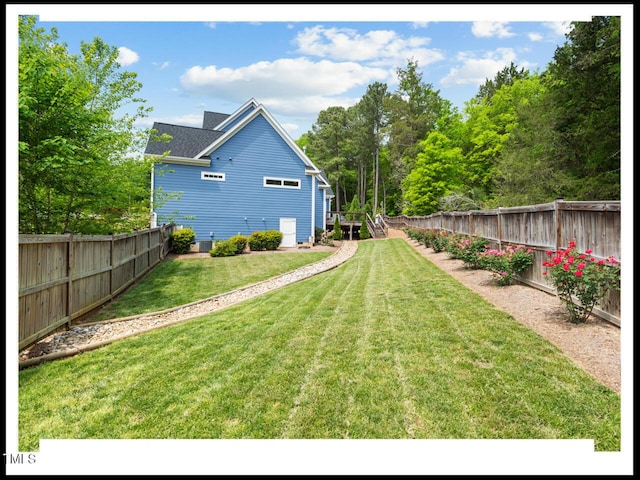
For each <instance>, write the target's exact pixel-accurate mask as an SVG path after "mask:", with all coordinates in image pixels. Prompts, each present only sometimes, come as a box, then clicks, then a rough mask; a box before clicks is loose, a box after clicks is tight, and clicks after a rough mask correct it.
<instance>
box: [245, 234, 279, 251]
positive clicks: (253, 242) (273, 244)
mask: <svg viewBox="0 0 640 480" xmlns="http://www.w3.org/2000/svg"><path fill="white" fill-rule="evenodd" d="M282 237H283V234H282V232H281V231H279V230H257V231H255V232H253V233H252V234H251V235H250V236H249V240H248V243H249V250H251V251H254V252H261V251H263V250H277V249H278V247H279V246H280V244H281V243H282Z"/></svg>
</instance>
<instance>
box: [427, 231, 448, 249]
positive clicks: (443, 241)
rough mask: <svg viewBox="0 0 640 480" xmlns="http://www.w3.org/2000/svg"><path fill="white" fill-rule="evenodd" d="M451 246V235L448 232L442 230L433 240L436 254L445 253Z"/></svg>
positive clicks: (432, 243) (432, 244)
mask: <svg viewBox="0 0 640 480" xmlns="http://www.w3.org/2000/svg"><path fill="white" fill-rule="evenodd" d="M448 244H449V233H448V232H447V231H446V230H440V231H438V232H436V234H435V235H434V236H433V238H432V239H431V248H433V251H434V252H435V253H440V252H444V251H445V250H446V249H447V245H448Z"/></svg>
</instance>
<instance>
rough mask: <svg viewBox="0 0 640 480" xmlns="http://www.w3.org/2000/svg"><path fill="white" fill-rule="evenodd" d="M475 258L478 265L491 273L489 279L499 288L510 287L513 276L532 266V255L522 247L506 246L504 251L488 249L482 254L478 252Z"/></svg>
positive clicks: (527, 249)
mask: <svg viewBox="0 0 640 480" xmlns="http://www.w3.org/2000/svg"><path fill="white" fill-rule="evenodd" d="M487 248H488V246H487ZM477 258H478V263H479V265H480V266H481V267H482V268H484V269H485V270H489V271H491V272H492V273H491V278H492V279H493V281H494V283H495V284H496V285H500V286H504V285H511V281H512V279H513V276H514V275H515V274H517V273H520V272H522V271H524V270H526V269H527V268H528V267H530V266H531V265H533V253H532V251H531V249H530V248H525V246H524V245H518V246H516V247H512V246H508V247H507V248H506V249H504V250H496V249H495V248H492V249H489V248H488V249H487V250H485V251H484V252H478V253H477Z"/></svg>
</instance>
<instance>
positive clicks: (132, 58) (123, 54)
mask: <svg viewBox="0 0 640 480" xmlns="http://www.w3.org/2000/svg"><path fill="white" fill-rule="evenodd" d="M138 60H140V56H139V55H138V54H137V53H136V52H134V51H133V50H130V49H128V48H127V47H120V48H118V59H117V62H118V63H119V64H120V66H122V67H126V66H127V65H131V64H134V63H136V62H137V61H138Z"/></svg>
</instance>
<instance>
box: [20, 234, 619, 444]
mask: <svg viewBox="0 0 640 480" xmlns="http://www.w3.org/2000/svg"><path fill="white" fill-rule="evenodd" d="M39 438H433V439H438V438H505V439H511V438H594V439H595V440H596V447H597V448H598V449H600V450H617V449H619V448H620V399H619V396H618V395H616V394H615V392H612V391H611V390H610V389H608V388H606V387H604V386H603V385H601V384H599V383H598V382H596V381H595V380H594V379H592V378H591V377H590V376H588V375H587V374H586V373H584V372H583V371H582V370H580V369H579V368H578V367H577V366H575V365H574V364H573V363H572V362H571V361H570V360H568V359H567V358H566V357H564V356H563V355H562V354H561V352H560V351H559V350H558V349H556V348H555V347H554V346H552V345H551V344H549V343H548V342H547V341H545V340H544V339H542V338H541V337H539V336H538V335H537V334H535V333H534V332H532V331H531V330H529V329H526V328H525V327H524V326H522V325H521V324H519V323H518V322H516V321H515V320H514V319H513V318H511V317H510V316H509V315H507V314H506V313H504V312H501V311H499V310H497V309H495V308H494V307H493V306H492V305H490V304H488V303H487V302H486V301H484V300H483V299H482V298H481V297H479V296H478V295H476V294H475V293H474V292H472V291H470V290H469V289H467V288H466V287H464V286H463V285H461V284H460V283H459V282H457V281H456V280H454V279H453V278H452V277H450V276H449V275H446V274H444V273H443V272H442V271H440V270H439V269H437V268H436V267H435V266H434V265H433V264H431V262H429V261H428V260H427V259H425V258H423V257H422V256H420V255H419V254H417V253H416V252H415V250H414V249H413V248H411V247H410V246H409V245H408V244H407V243H406V242H405V241H404V240H401V239H397V240H396V239H389V240H381V241H367V242H361V244H360V245H359V249H358V252H357V253H356V255H355V256H354V257H353V258H352V259H350V260H348V261H347V262H346V263H345V264H343V265H341V266H340V267H338V268H336V269H334V270H331V271H329V272H326V273H324V274H322V275H318V276H315V277H312V278H309V279H307V280H304V281H302V282H298V283H296V284H293V285H290V286H287V287H285V288H282V289H279V290H277V291H274V292H271V293H268V294H265V295H263V296H260V297H257V298H254V299H252V300H249V301H247V302H244V303H242V304H239V305H237V306H235V307H232V308H228V309H225V310H222V311H219V312H216V313H213V314H210V315H206V316H204V317H200V318H198V319H194V320H191V321H188V322H185V323H184V324H178V325H173V326H171V327H167V328H165V329H161V330H157V331H154V332H150V333H148V334H144V335H141V336H139V337H134V338H131V339H126V340H123V341H120V342H116V343H114V344H112V345H110V346H107V347H104V348H101V349H98V350H95V351H93V352H88V353H85V354H82V355H80V356H77V357H73V358H70V359H67V360H62V361H56V362H52V363H47V364H43V365H40V366H38V367H34V368H30V369H26V370H23V371H21V372H20V440H19V441H20V449H21V450H24V451H33V450H37V448H38V447H37V445H38V439H39Z"/></svg>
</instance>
